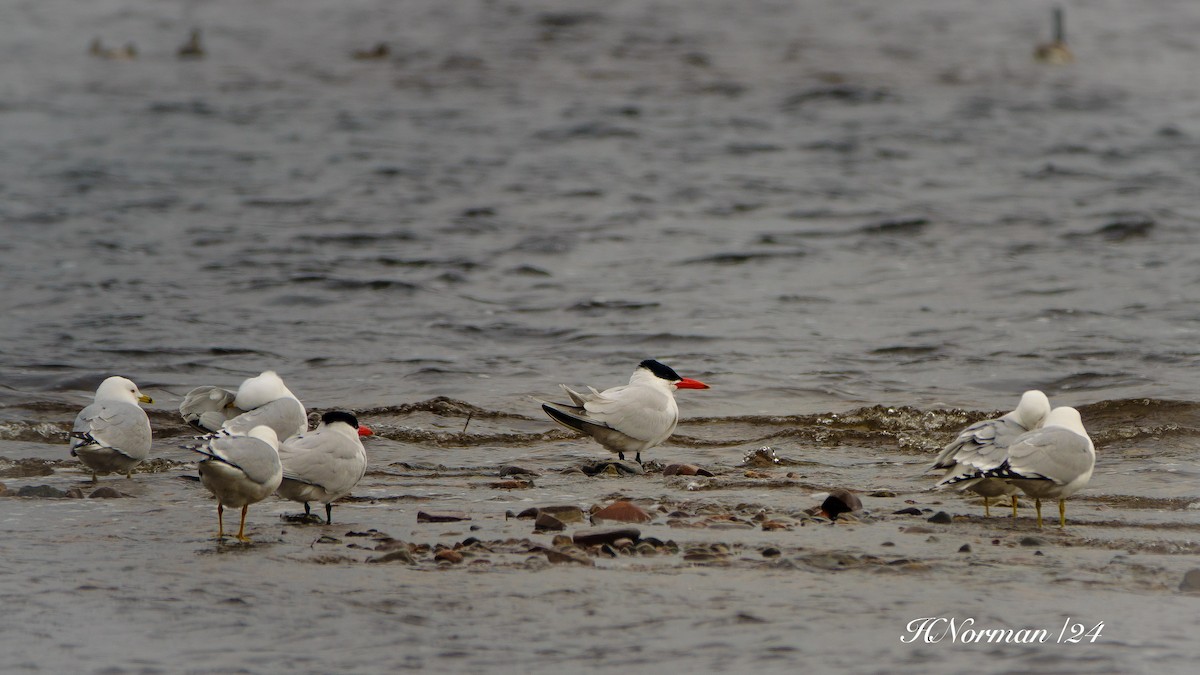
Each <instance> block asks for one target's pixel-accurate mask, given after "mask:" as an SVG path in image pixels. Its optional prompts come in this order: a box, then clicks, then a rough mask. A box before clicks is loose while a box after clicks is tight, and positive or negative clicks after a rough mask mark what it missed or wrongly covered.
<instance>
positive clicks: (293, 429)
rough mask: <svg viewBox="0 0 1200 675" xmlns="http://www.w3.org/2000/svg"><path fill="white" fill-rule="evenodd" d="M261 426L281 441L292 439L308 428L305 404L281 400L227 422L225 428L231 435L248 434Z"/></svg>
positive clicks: (292, 400)
mask: <svg viewBox="0 0 1200 675" xmlns="http://www.w3.org/2000/svg"><path fill="white" fill-rule="evenodd" d="M259 425H264V426H268V427H271V428H272V429H274V430H275V434H276V435H277V436H279V440H280V441H283V440H284V439H286V438H291V437H292V436H295V435H296V434H298V433H301V432H303V431H304V430H305V429H307V428H308V414H307V413H305V412H304V404H302V403H300V401H297V400H296V399H294V398H279V399H275V400H274V401H271V402H270V403H268V404H266V405H261V406H259V407H257V408H255V409H254V410H247V411H246V412H244V413H242V414H241V415H238V416H237V417H234V418H233V419H231V420H229V421H227V422H225V424H224V425H223V428H224V429H225V431H228V432H229V433H231V434H248V433H250V430H251V429H253V428H254V427H257V426H259Z"/></svg>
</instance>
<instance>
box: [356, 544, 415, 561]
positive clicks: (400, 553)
mask: <svg viewBox="0 0 1200 675" xmlns="http://www.w3.org/2000/svg"><path fill="white" fill-rule="evenodd" d="M397 560H399V561H400V562H403V563H408V564H409V565H412V564H414V563H416V560H413V556H412V554H411V553H409V552H408V548H407V547H406V548H402V549H398V550H395V551H392V552H390V553H385V554H384V555H381V556H379V557H378V558H371V559H369V560H367V562H369V563H386V562H396V561H397Z"/></svg>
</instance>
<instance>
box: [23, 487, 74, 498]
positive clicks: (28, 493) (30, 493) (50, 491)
mask: <svg viewBox="0 0 1200 675" xmlns="http://www.w3.org/2000/svg"><path fill="white" fill-rule="evenodd" d="M17 496H18V497H44V498H48V499H63V498H65V497H67V496H68V495H67V493H66V492H64V491H62V490H59V489H58V488H56V487H52V486H50V485H26V486H24V487H22V488H21V489H20V490H17Z"/></svg>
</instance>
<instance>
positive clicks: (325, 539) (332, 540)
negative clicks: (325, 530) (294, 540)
mask: <svg viewBox="0 0 1200 675" xmlns="http://www.w3.org/2000/svg"><path fill="white" fill-rule="evenodd" d="M313 543H314V544H340V543H342V540H341V539H338V538H337V537H331V536H329V535H327V534H323V535H321V536H320V537H318V538H317V540H316V541H314V542H313Z"/></svg>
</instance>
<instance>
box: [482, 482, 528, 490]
mask: <svg viewBox="0 0 1200 675" xmlns="http://www.w3.org/2000/svg"><path fill="white" fill-rule="evenodd" d="M488 487H490V488H492V489H493V490H528V489H529V488H531V487H536V486H535V485H534V484H533V481H531V480H501V481H496V482H494V483H488Z"/></svg>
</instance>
